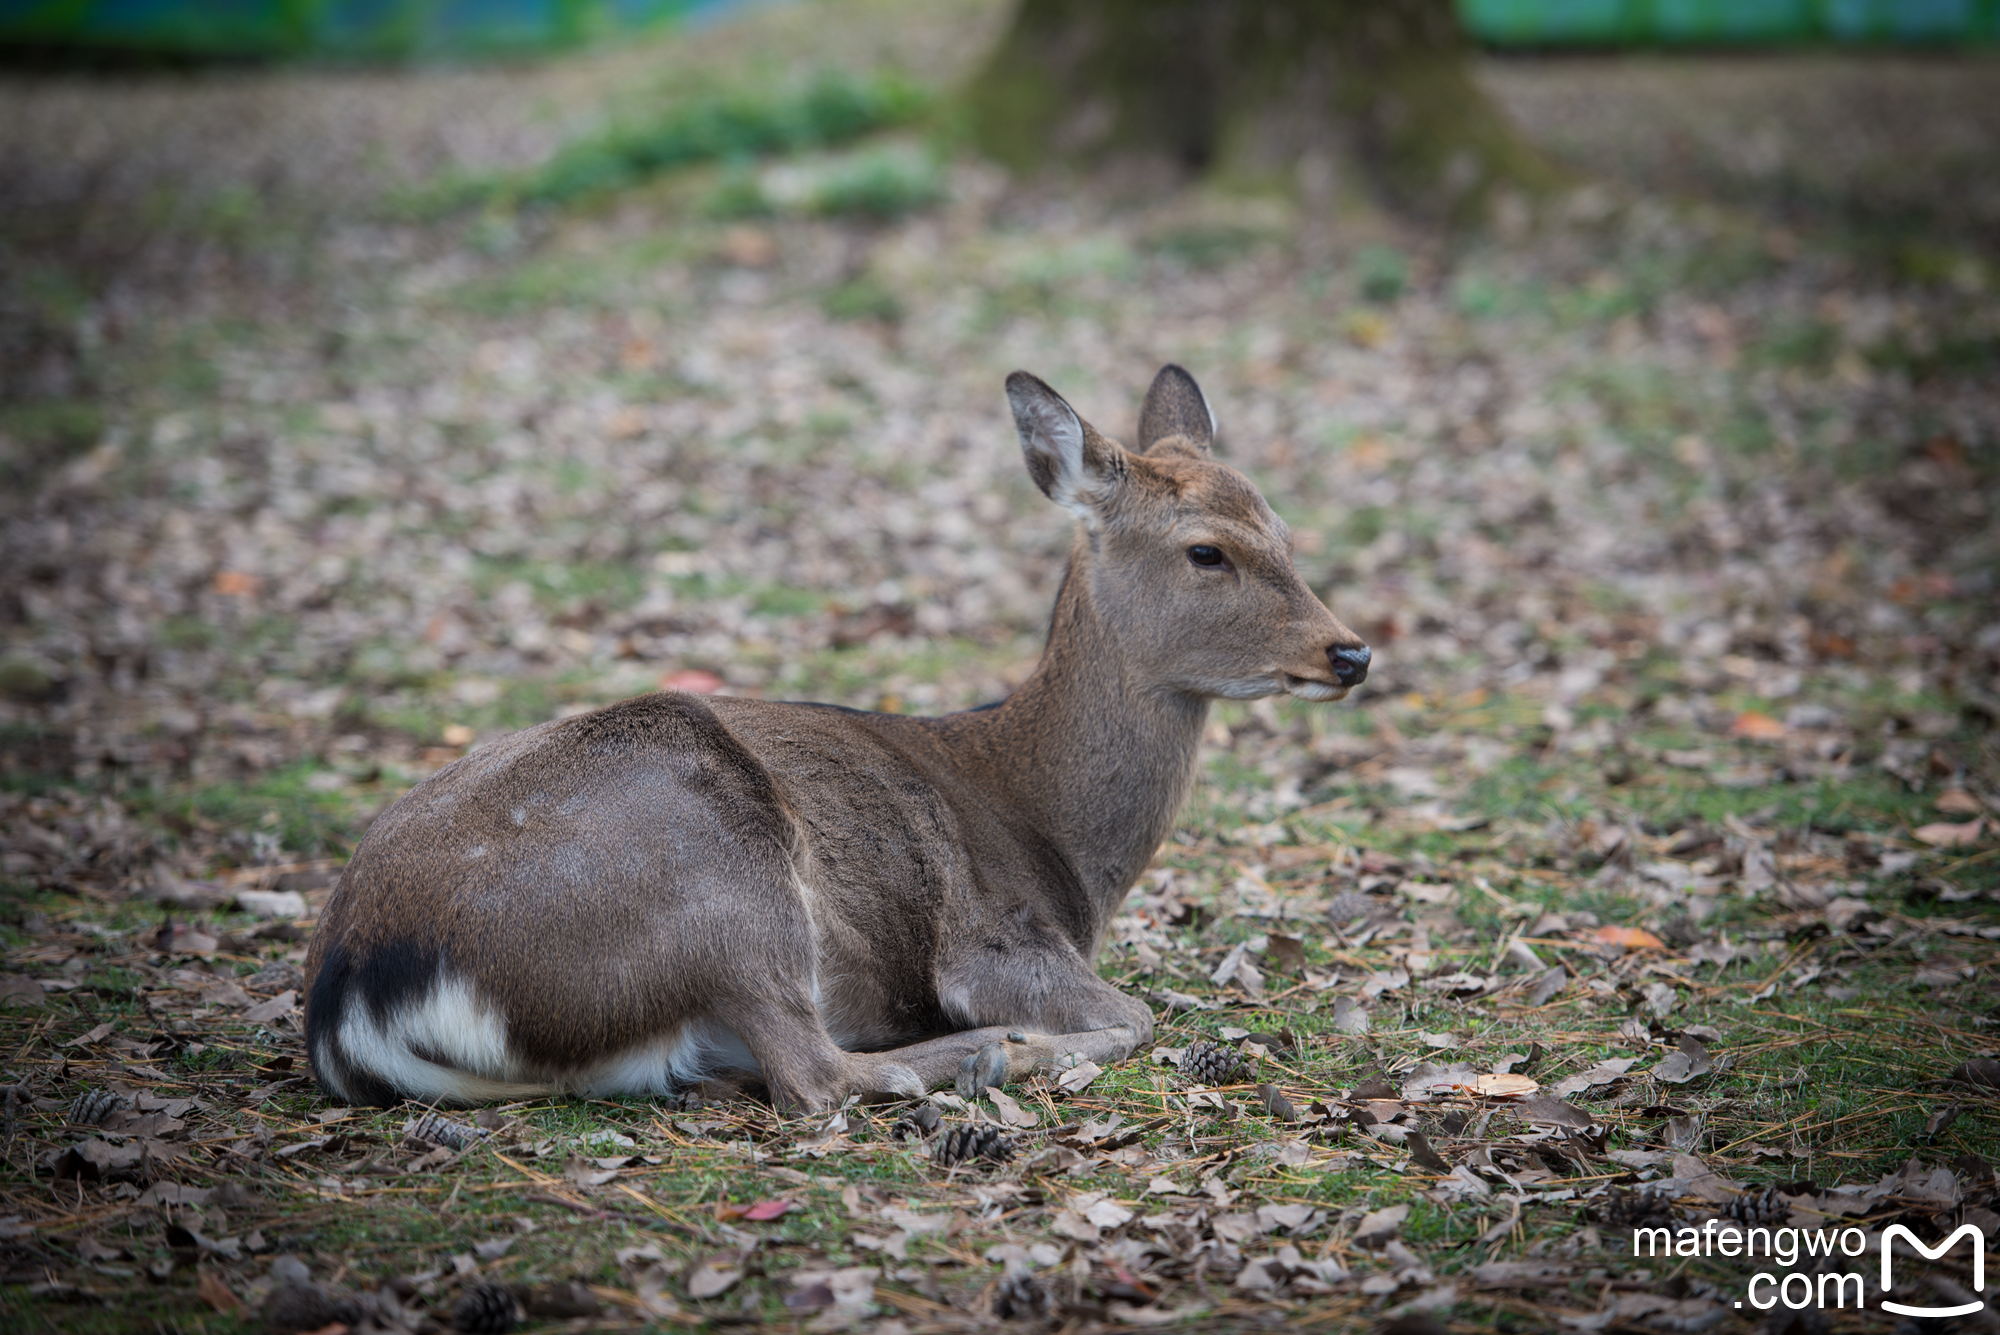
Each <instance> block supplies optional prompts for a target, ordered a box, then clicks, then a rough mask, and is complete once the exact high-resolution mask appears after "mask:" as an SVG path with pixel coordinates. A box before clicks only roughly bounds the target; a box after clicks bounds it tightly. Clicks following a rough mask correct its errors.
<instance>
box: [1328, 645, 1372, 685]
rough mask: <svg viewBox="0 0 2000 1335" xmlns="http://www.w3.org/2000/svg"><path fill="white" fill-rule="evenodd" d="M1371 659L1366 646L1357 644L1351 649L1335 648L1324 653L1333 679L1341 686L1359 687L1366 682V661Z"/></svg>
mask: <svg viewBox="0 0 2000 1335" xmlns="http://www.w3.org/2000/svg"><path fill="white" fill-rule="evenodd" d="M1370 657H1372V655H1371V654H1369V652H1368V646H1367V645H1365V644H1357V645H1355V646H1354V647H1353V648H1352V649H1347V648H1340V647H1335V648H1332V649H1329V650H1327V651H1326V661H1327V662H1328V663H1330V664H1332V665H1333V678H1334V680H1335V681H1337V682H1339V683H1340V684H1341V685H1342V686H1359V685H1360V684H1361V683H1362V682H1364V681H1367V680H1368V660H1369V658H1370Z"/></svg>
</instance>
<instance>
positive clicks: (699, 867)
mask: <svg viewBox="0 0 2000 1335" xmlns="http://www.w3.org/2000/svg"><path fill="white" fill-rule="evenodd" d="M1007 398H1008V401H1009V402H1010V403H1011V405H1012V406H1013V410H1014V423H1015V426H1016V428H1017V429H1018V430H1019V432H1020V437H1021V448H1022V450H1023V451H1024V452H1025V454H1026V455H1027V464H1028V472H1029V474H1030V475H1031V476H1032V477H1033V478H1034V480H1035V484H1036V485H1037V486H1039V487H1040V488H1041V489H1042V491H1043V492H1044V493H1046V494H1047V495H1048V496H1049V498H1050V499H1052V500H1054V501H1055V502H1056V503H1057V504H1059V505H1061V506H1063V507H1064V508H1065V509H1067V510H1069V511H1070V512H1071V513H1072V514H1074V515H1075V516H1076V518H1077V519H1078V521H1079V524H1078V529H1077V534H1076V539H1075V543H1074V545H1073V547H1072V549H1071V552H1070V559H1069V568H1068V571H1067V573H1066V574H1065V575H1064V577H1063V582H1062V587H1061V589H1060V591H1059V592H1058V593H1057V595H1056V606H1055V614H1054V617H1053V620H1052V624H1051V626H1050V630H1049V638H1048V644H1047V647H1046V648H1045V649H1044V650H1043V652H1042V657H1041V661H1040V663H1039V664H1038V665H1037V667H1036V668H1035V671H1034V673H1033V675H1032V676H1030V677H1029V679H1028V681H1027V682H1026V683H1025V684H1024V685H1023V686H1022V687H1021V688H1020V689H1019V690H1017V691H1015V692H1014V693H1013V694H1012V695H1010V696H1009V697H1007V699H1005V700H1003V701H1001V702H1000V703H998V704H995V705H989V706H986V707H984V708H981V709H974V710H971V711H968V712H966V713H962V714H951V715H947V716H946V717H943V718H912V717H905V716H900V715H894V714H869V713H863V712H860V711H857V710H852V709H842V708H838V707H833V706H826V705H813V704H789V703H777V702H771V701H761V700H743V699H734V698H728V697H705V698H704V697H696V696H691V695H682V694H678V693H675V692H662V693H659V694H655V695H645V696H639V697H637V698H635V699H631V700H625V701H622V702H620V703H618V704H614V705H608V706H606V707H605V708H603V709H599V710H597V711H595V712H594V713H589V714H584V715H581V716H579V717H576V718H569V719H563V720H560V721H558V722H552V723H544V724H541V725H540V726H538V727H533V728H529V729H527V730H525V731H523V732H518V733H515V734H513V735H511V736H508V737H504V738H502V739H500V740H499V741H496V742H493V743H491V744H490V745H487V746H483V747H480V748H479V749H478V750H476V751H474V752H472V753H471V754H469V755H467V756H465V757H463V758H462V759H459V760H457V761H454V762H453V763H452V764H450V765H447V766H446V767H445V768H444V769H441V770H439V771H438V772H437V773H436V774H434V775H432V776H431V777H430V778H429V779H427V780H425V781H424V782H423V783H421V784H419V785H418V786H417V787H416V788H414V789H412V790H411V791H410V792H409V793H408V794H407V795H405V796H404V797H403V798H402V799H401V800H399V801H398V802H396V803H395V805H393V806H392V807H390V808H389V809H388V810H387V811H386V812H384V813H383V814H382V816H381V817H380V818H379V819H378V820H376V822H375V823H374V824H373V825H372V826H371V827H370V828H369V830H368V834H367V836H366V837H365V838H364V839H363V840H362V841H361V846H360V847H359V848H358V849H356V850H355V854H354V858H353V861H351V862H350V863H349V864H348V866H347V870H346V872H345V874H344V875H343V876H342V877H341V880H340V886H339V888H338V889H337V890H336V891H335V892H334V895H333V898H332V900H331V901H330V903H329V904H328V906H327V910H326V914H325V916H324V917H323V918H322V919H321V921H320V924H319V930H318V931H317V932H316V933H315V934H314V936H313V941H312V951H311V955H310V956H309V958H308V960H307V962H306V972H307V979H308V986H307V1001H306V1043H307V1050H308V1052H309V1053H310V1054H311V1059H312V1067H313V1073H314V1075H316V1076H317V1077H318V1079H319V1082H320V1084H321V1086H322V1087H323V1088H324V1089H325V1090H326V1091H327V1093H328V1094H329V1095H331V1096H332V1097H334V1098H335V1099H338V1100H342V1101H345V1102H350V1103H374V1104H383V1105H388V1104H392V1103H394V1102H395V1101H397V1100H398V1099H405V1098H407V1099H418V1100H425V1101H441V1102H451V1103H469V1102H478V1101H482V1100H487V1099H499V1098H521V1097H527V1096H532V1095H541V1094H552V1093H560V1092H571V1093H577V1094H585V1095H621V1094H623V1095H654V1094H666V1093H670V1092H673V1091H675V1090H676V1089H680V1088H684V1087H686V1086H688V1085H690V1084H693V1083H695V1082H698V1081H701V1080H703V1079H705V1078H708V1077H711V1076H715V1075H720V1074H723V1073H728V1072H736V1073H747V1075H748V1076H749V1077H750V1078H752V1079H754V1080H761V1082H762V1083H763V1084H764V1085H765V1087H766V1088H767V1089H768V1091H769V1094H770V1096H771V1098H772V1099H773V1100H774V1101H775V1102H776V1103H777V1104H778V1105H779V1106H781V1107H787V1108H805V1109H816V1108H826V1107H829V1106H834V1105H837V1104H839V1103H840V1102H841V1101H842V1100H844V1099H845V1098H846V1097H848V1096H849V1095H855V1094H860V1095H865V1096H869V1097H883V1096H893V1097H911V1096H916V1095H920V1094H921V1093H923V1092H924V1091H925V1090H927V1089H932V1088H936V1087H938V1086H940V1085H944V1084H949V1083H951V1082H952V1081H953V1080H954V1079H956V1080H957V1081H958V1083H959V1084H960V1086H961V1087H962V1088H968V1087H969V1088H972V1089H978V1088H982V1087H984V1086H987V1085H998V1084H1001V1083H1002V1082H1003V1081H1005V1080H1006V1079H1008V1078H1009V1077H1018V1076H1021V1075H1025V1074H1027V1073H1028V1072H1030V1071H1031V1070H1035V1069H1051V1068H1053V1067H1055V1066H1057V1065H1059V1064H1061V1063H1062V1062H1064V1061H1065V1060H1067V1059H1069V1058H1070V1057H1071V1055H1072V1054H1074V1056H1077V1057H1082V1058H1085V1059H1088V1060H1091V1061H1095V1062H1099V1063H1106V1062H1111V1061H1116V1060H1120V1059H1123V1058H1125V1057H1127V1056H1129V1055H1131V1053H1132V1052H1133V1051H1134V1050H1135V1049H1137V1048H1138V1047H1140V1046H1141V1045H1142V1044H1144V1043H1146V1042H1148V1041H1149V1040H1150V1039H1151V1037H1152V1033H1153V1017H1152V1014H1151V1013H1150V1012H1149V1011H1148V1010H1147V1008H1146V1006H1145V1005H1144V1003H1142V1002H1140V1001H1137V1000H1135V999H1133V998H1132V997H1129V996H1126V995H1125V994H1123V993H1121V992H1119V991H1118V990H1117V989H1116V988H1114V987H1112V986H1111V985H1110V984H1108V983H1106V982H1104V981H1103V980H1102V979H1100V978H1099V977H1098V976H1097V974H1096V972H1095V971H1094V969H1093V967H1092V960H1093V958H1094V957H1095V956H1096V954H1097V950H1098V946H1099V945H1100V943H1101V941H1102V939H1103V936H1104V930H1105V926H1106V923H1107V922H1108V921H1109V919H1110V917H1111V915H1112V913H1113V912H1114V911H1115V910H1116V909H1117V907H1118V905H1119V903H1120V901H1121V900H1123V899H1124V897H1125V892H1126V891H1127V890H1128V889H1130V888H1131V886H1132V883H1133V882H1134V881H1135V880H1137V879H1138V877H1139V875H1140V873H1142V872H1143V871H1144V870H1145V868H1146V865H1147V863H1148V861H1149V860H1150V859H1151V858H1152V856H1153V854H1154V851H1155V850H1156V849H1157V848H1158V847H1159V845H1160V841H1161V840H1162V839H1163V838H1164V837H1165V836H1166V835H1167V834H1168V832H1169V831H1170V829H1171V828H1172V824H1173V820H1174V815H1175V813H1176V811H1178V810H1179V808H1180V805H1181V801H1182V799H1183V798H1184V797H1185V796H1186V794H1187V791H1188V787H1189V785H1190V783H1191V782H1192V780H1193V777H1194V770H1195V757H1196V749H1197V743H1198V742H1199V740H1200V737H1201V733H1202V725H1203V723H1204V722H1205V720H1206V718H1207V714H1208V702H1209V701H1210V700H1212V699H1216V698H1218V697H1220V698H1224V699H1231V700H1251V699H1256V698H1258V697H1260V696H1269V695H1277V694H1279V693H1285V694H1289V695H1293V696H1297V697H1299V698H1301V699H1305V700H1338V699H1340V698H1341V697H1342V696H1344V695H1346V694H1347V692H1348V689H1349V688H1350V687H1352V686H1354V685H1356V684H1357V683H1359V682H1360V681H1361V680H1362V679H1363V678H1364V677H1366V676H1367V674H1368V657H1369V655H1368V649H1367V648H1366V646H1364V645H1363V644H1362V643H1361V641H1360V639H1358V638H1357V637H1356V636H1355V634H1354V633H1353V632H1352V631H1350V630H1348V629H1347V627H1345V626H1343V625H1342V624H1341V623H1340V622H1339V621H1337V620H1335V619H1334V617H1333V614H1332V613H1330V612H1328V611H1327V609H1326V608H1325V607H1324V606H1323V605H1322V604H1321V603H1320V601H1319V599H1318V598H1316V597H1314V596H1313V594H1312V592H1311V590H1309V589H1308V588H1307V587H1306V586H1305V583H1304V582H1303V581H1302V580H1300V578H1299V575H1298V572H1297V571H1296V570H1295V569H1294V568H1293V566H1292V558H1291V553H1290V544H1289V540H1288V536H1287V531H1286V528H1285V525H1284V523H1283V522H1282V521H1281V520H1280V519H1279V518H1278V517H1277V516H1276V515H1274V514H1273V513H1272V512H1271V509H1270V507H1269V506H1268V505H1266V504H1265V503H1264V498H1263V497H1262V496H1261V495H1259V494H1258V492H1257V489H1256V488H1255V487H1254V486H1252V485H1251V484H1250V482H1249V481H1248V480H1247V479H1246V478H1244V476H1243V475H1242V474H1240V473H1238V472H1237V471H1235V470H1234V469H1232V468H1229V467H1227V466H1226V465H1223V464H1220V463H1217V462H1215V461H1214V460H1213V459H1211V458H1210V457H1209V448H1210V444H1211V441H1212V439H1213V434H1214V429H1215V428H1214V419H1213V417H1212V416H1211V414H1210V411H1209V407H1208V403H1207V401H1206V400H1205V399H1203V397H1202V394H1201V391H1200V389H1198V388H1197V387H1196V385H1195V383H1194V380H1193V378H1192V377H1190V376H1189V375H1188V373H1187V372H1185V371H1183V370H1181V369H1180V368H1179V367H1177V366H1168V367H1166V368H1165V369H1164V370H1162V371H1161V372H1160V374H1159V376H1158V378H1157V379H1155V380H1154V382H1153V385H1152V388H1151V390H1149V391H1148V393H1147V395H1146V400H1145V405H1144V407H1143V408H1142V409H1141V411H1140V414H1139V434H1138V449H1137V450H1131V451H1128V450H1126V449H1124V448H1122V447H1121V446H1120V445H1118V444H1117V443H1116V442H1115V441H1112V440H1109V439H1107V438H1106V437H1104V436H1102V435H1099V434H1098V433H1097V432H1096V431H1095V430H1094V429H1092V428H1091V427H1090V425H1089V424H1088V423H1086V422H1084V421H1083V420H1082V419H1081V418H1079V417H1078V416H1077V414H1076V412H1075V411H1074V410H1073V409H1072V408H1071V407H1070V406H1069V404H1067V403H1066V402H1064V401H1063V399H1062V398H1061V397H1060V396H1058V395H1057V394H1056V392H1055V391H1054V390H1052V389H1050V388H1049V387H1048V386H1047V385H1045V384H1043V383H1042V382H1041V381H1040V380H1037V379H1036V378H1035V377H1034V376H1031V375H1028V374H1027V373H1025V372H1020V371H1017V372H1015V373H1014V374H1013V375H1011V376H1009V377H1007Z"/></svg>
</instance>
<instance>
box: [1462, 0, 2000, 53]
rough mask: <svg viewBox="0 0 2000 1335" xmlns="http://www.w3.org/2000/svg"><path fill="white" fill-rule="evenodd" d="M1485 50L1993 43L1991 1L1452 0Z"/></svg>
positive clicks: (1997, 21) (1996, 15)
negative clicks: (1497, 47) (1497, 48)
mask: <svg viewBox="0 0 2000 1335" xmlns="http://www.w3.org/2000/svg"><path fill="white" fill-rule="evenodd" d="M1458 12H1459V17H1460V18H1461V19H1462V20H1463V21H1464V23H1465V26H1466V27H1467V28H1468V29H1470V30H1471V32H1472V35H1473V36H1474V37H1475V38H1477V39H1478V40H1480V41H1482V42H1485V43H1488V44H1490V45H1494V46H1749V45H1775V44H1813V43H1825V42H1837V43H1845V44H1864V45H1865V44H1878V45H1921V46H1970V45H1976V44H1981V43H1987V42H1992V41H1995V40H2000V0H1458Z"/></svg>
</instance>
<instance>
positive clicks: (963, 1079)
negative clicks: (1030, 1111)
mask: <svg viewBox="0 0 2000 1335" xmlns="http://www.w3.org/2000/svg"><path fill="white" fill-rule="evenodd" d="M1006 1083H1007V1049H1006V1048H1004V1047H1002V1046H1001V1045H1000V1044H998V1043H988V1044H987V1045H986V1046H985V1047H983V1048H981V1049H979V1050H978V1051H977V1052H968V1053H966V1054H965V1060H964V1061H962V1062H960V1063H959V1064H958V1096H959V1097H960V1098H962V1099H964V1100H966V1101H967V1102H970V1101H971V1100H973V1099H976V1098H978V1097H979V1096H980V1094H981V1093H983V1092H984V1091H985V1090H986V1088H987V1086H989V1085H991V1086H995V1087H997V1086H1000V1085H1004V1084H1006Z"/></svg>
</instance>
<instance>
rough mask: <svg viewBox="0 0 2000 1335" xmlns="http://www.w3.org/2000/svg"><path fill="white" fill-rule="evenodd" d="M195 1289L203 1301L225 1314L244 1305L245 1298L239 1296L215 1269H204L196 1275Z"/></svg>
mask: <svg viewBox="0 0 2000 1335" xmlns="http://www.w3.org/2000/svg"><path fill="white" fill-rule="evenodd" d="M194 1291H195V1292H196V1293H198V1294H200V1295H201V1300H202V1301H203V1302H205V1303H207V1304H208V1305H209V1306H210V1307H213V1308H214V1309H215V1310H216V1311H218V1312H221V1313H223V1314H224V1315H228V1314H229V1313H232V1312H235V1311H238V1310H239V1309H241V1308H242V1306H243V1300H242V1299H241V1298H239V1297H237V1296H236V1294H235V1292H234V1291H233V1290H231V1289H230V1287H229V1285H228V1284H227V1283H226V1282H224V1280H223V1278H222V1276H220V1275H218V1274H216V1273H215V1272H214V1271H213V1270H203V1271H200V1272H199V1273H198V1274H197V1275H196V1277H195V1284H194Z"/></svg>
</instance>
